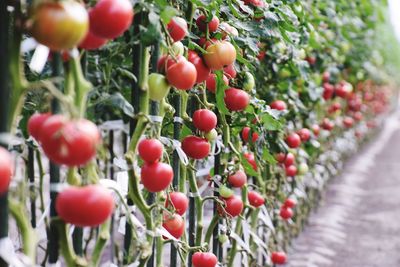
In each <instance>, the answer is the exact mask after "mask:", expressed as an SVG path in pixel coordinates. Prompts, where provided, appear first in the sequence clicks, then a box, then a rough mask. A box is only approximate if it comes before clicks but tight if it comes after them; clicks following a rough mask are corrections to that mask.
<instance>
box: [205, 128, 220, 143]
mask: <svg viewBox="0 0 400 267" xmlns="http://www.w3.org/2000/svg"><path fill="white" fill-rule="evenodd" d="M204 137H205V138H206V139H207V140H208V141H209V142H212V141H214V140H215V139H217V137H218V132H217V130H215V129H212V130H211V131H209V132H208V133H206V134H205V135H204Z"/></svg>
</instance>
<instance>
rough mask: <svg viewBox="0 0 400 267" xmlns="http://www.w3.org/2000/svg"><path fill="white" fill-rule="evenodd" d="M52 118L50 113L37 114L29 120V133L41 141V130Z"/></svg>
mask: <svg viewBox="0 0 400 267" xmlns="http://www.w3.org/2000/svg"><path fill="white" fill-rule="evenodd" d="M50 116H51V114H50V113H35V114H33V115H32V116H31V117H30V118H29V120H28V133H29V134H30V135H31V136H32V137H33V138H35V139H36V140H37V141H39V134H40V128H41V127H42V125H43V123H44V122H45V121H46V120H47V119H48V118H49V117H50Z"/></svg>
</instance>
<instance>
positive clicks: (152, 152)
mask: <svg viewBox="0 0 400 267" xmlns="http://www.w3.org/2000/svg"><path fill="white" fill-rule="evenodd" d="M163 150H164V146H163V144H162V143H161V142H160V141H158V140H157V139H143V140H142V141H140V143H139V145H138V152H139V156H140V157H141V158H142V159H143V160H144V161H146V163H153V162H156V161H159V160H160V158H161V157H162V154H163Z"/></svg>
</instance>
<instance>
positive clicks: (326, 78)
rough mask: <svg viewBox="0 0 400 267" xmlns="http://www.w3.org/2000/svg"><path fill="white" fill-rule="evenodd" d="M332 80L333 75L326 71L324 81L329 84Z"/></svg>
mask: <svg viewBox="0 0 400 267" xmlns="http://www.w3.org/2000/svg"><path fill="white" fill-rule="evenodd" d="M330 79H331V74H330V72H329V71H324V73H322V81H323V82H325V83H327V82H329V80H330Z"/></svg>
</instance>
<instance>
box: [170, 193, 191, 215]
mask: <svg viewBox="0 0 400 267" xmlns="http://www.w3.org/2000/svg"><path fill="white" fill-rule="evenodd" d="M169 206H173V207H174V209H175V212H176V213H178V214H179V215H183V214H185V212H186V210H187V208H188V206H189V199H188V198H187V196H186V195H185V194H184V193H182V192H171V193H170V194H169V199H167V200H166V201H165V207H169Z"/></svg>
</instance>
